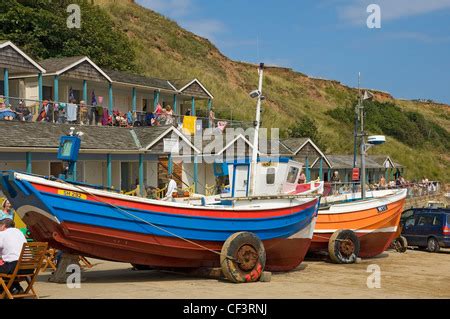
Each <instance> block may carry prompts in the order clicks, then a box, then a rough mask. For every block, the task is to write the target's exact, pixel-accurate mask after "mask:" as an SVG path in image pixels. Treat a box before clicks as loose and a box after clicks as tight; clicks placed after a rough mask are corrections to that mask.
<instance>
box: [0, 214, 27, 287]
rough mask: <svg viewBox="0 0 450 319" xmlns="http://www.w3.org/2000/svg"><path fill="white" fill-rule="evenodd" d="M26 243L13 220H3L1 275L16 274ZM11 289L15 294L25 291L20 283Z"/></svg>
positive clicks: (0, 235)
mask: <svg viewBox="0 0 450 319" xmlns="http://www.w3.org/2000/svg"><path fill="white" fill-rule="evenodd" d="M26 242H27V239H26V238H25V236H24V234H23V233H22V232H21V231H20V230H18V229H17V228H15V224H14V221H13V220H11V219H3V220H1V221H0V273H2V274H12V273H13V272H14V269H15V268H16V265H17V261H18V260H19V257H20V253H21V252H22V247H23V244H24V243H26ZM11 288H12V289H11V292H12V293H13V294H16V293H20V292H22V291H23V289H22V287H21V286H20V284H19V283H14V284H13V285H12V287H11ZM0 292H1V287H0Z"/></svg>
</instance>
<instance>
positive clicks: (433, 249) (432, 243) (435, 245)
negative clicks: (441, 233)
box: [427, 237, 441, 253]
mask: <svg viewBox="0 0 450 319" xmlns="http://www.w3.org/2000/svg"><path fill="white" fill-rule="evenodd" d="M440 249H441V247H440V246H439V242H438V241H437V240H436V238H434V237H431V238H430V239H428V246H427V250H428V251H429V252H430V253H437V252H439V250H440Z"/></svg>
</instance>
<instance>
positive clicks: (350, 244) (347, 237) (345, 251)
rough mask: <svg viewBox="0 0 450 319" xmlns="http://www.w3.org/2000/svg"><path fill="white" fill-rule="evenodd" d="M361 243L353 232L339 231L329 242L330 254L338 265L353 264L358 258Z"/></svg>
mask: <svg viewBox="0 0 450 319" xmlns="http://www.w3.org/2000/svg"><path fill="white" fill-rule="evenodd" d="M359 250H360V243H359V239H358V236H356V234H355V233H354V232H353V231H351V230H343V229H340V230H337V231H336V232H335V233H334V234H333V235H332V236H331V238H330V241H329V242H328V253H329V255H330V258H331V261H333V262H334V263H336V264H353V263H355V262H356V259H357V258H358V255H359Z"/></svg>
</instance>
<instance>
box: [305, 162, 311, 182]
mask: <svg viewBox="0 0 450 319" xmlns="http://www.w3.org/2000/svg"><path fill="white" fill-rule="evenodd" d="M305 171H306V182H307V183H309V182H311V171H310V169H309V159H308V158H306V160H305Z"/></svg>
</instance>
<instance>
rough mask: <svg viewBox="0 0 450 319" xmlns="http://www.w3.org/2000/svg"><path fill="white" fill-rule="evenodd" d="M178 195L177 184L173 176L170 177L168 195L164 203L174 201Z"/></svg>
mask: <svg viewBox="0 0 450 319" xmlns="http://www.w3.org/2000/svg"><path fill="white" fill-rule="evenodd" d="M175 193H177V182H175V180H174V179H173V175H172V174H170V175H169V184H168V185H167V193H166V197H164V199H163V200H164V201H173V198H174V194H175Z"/></svg>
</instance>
